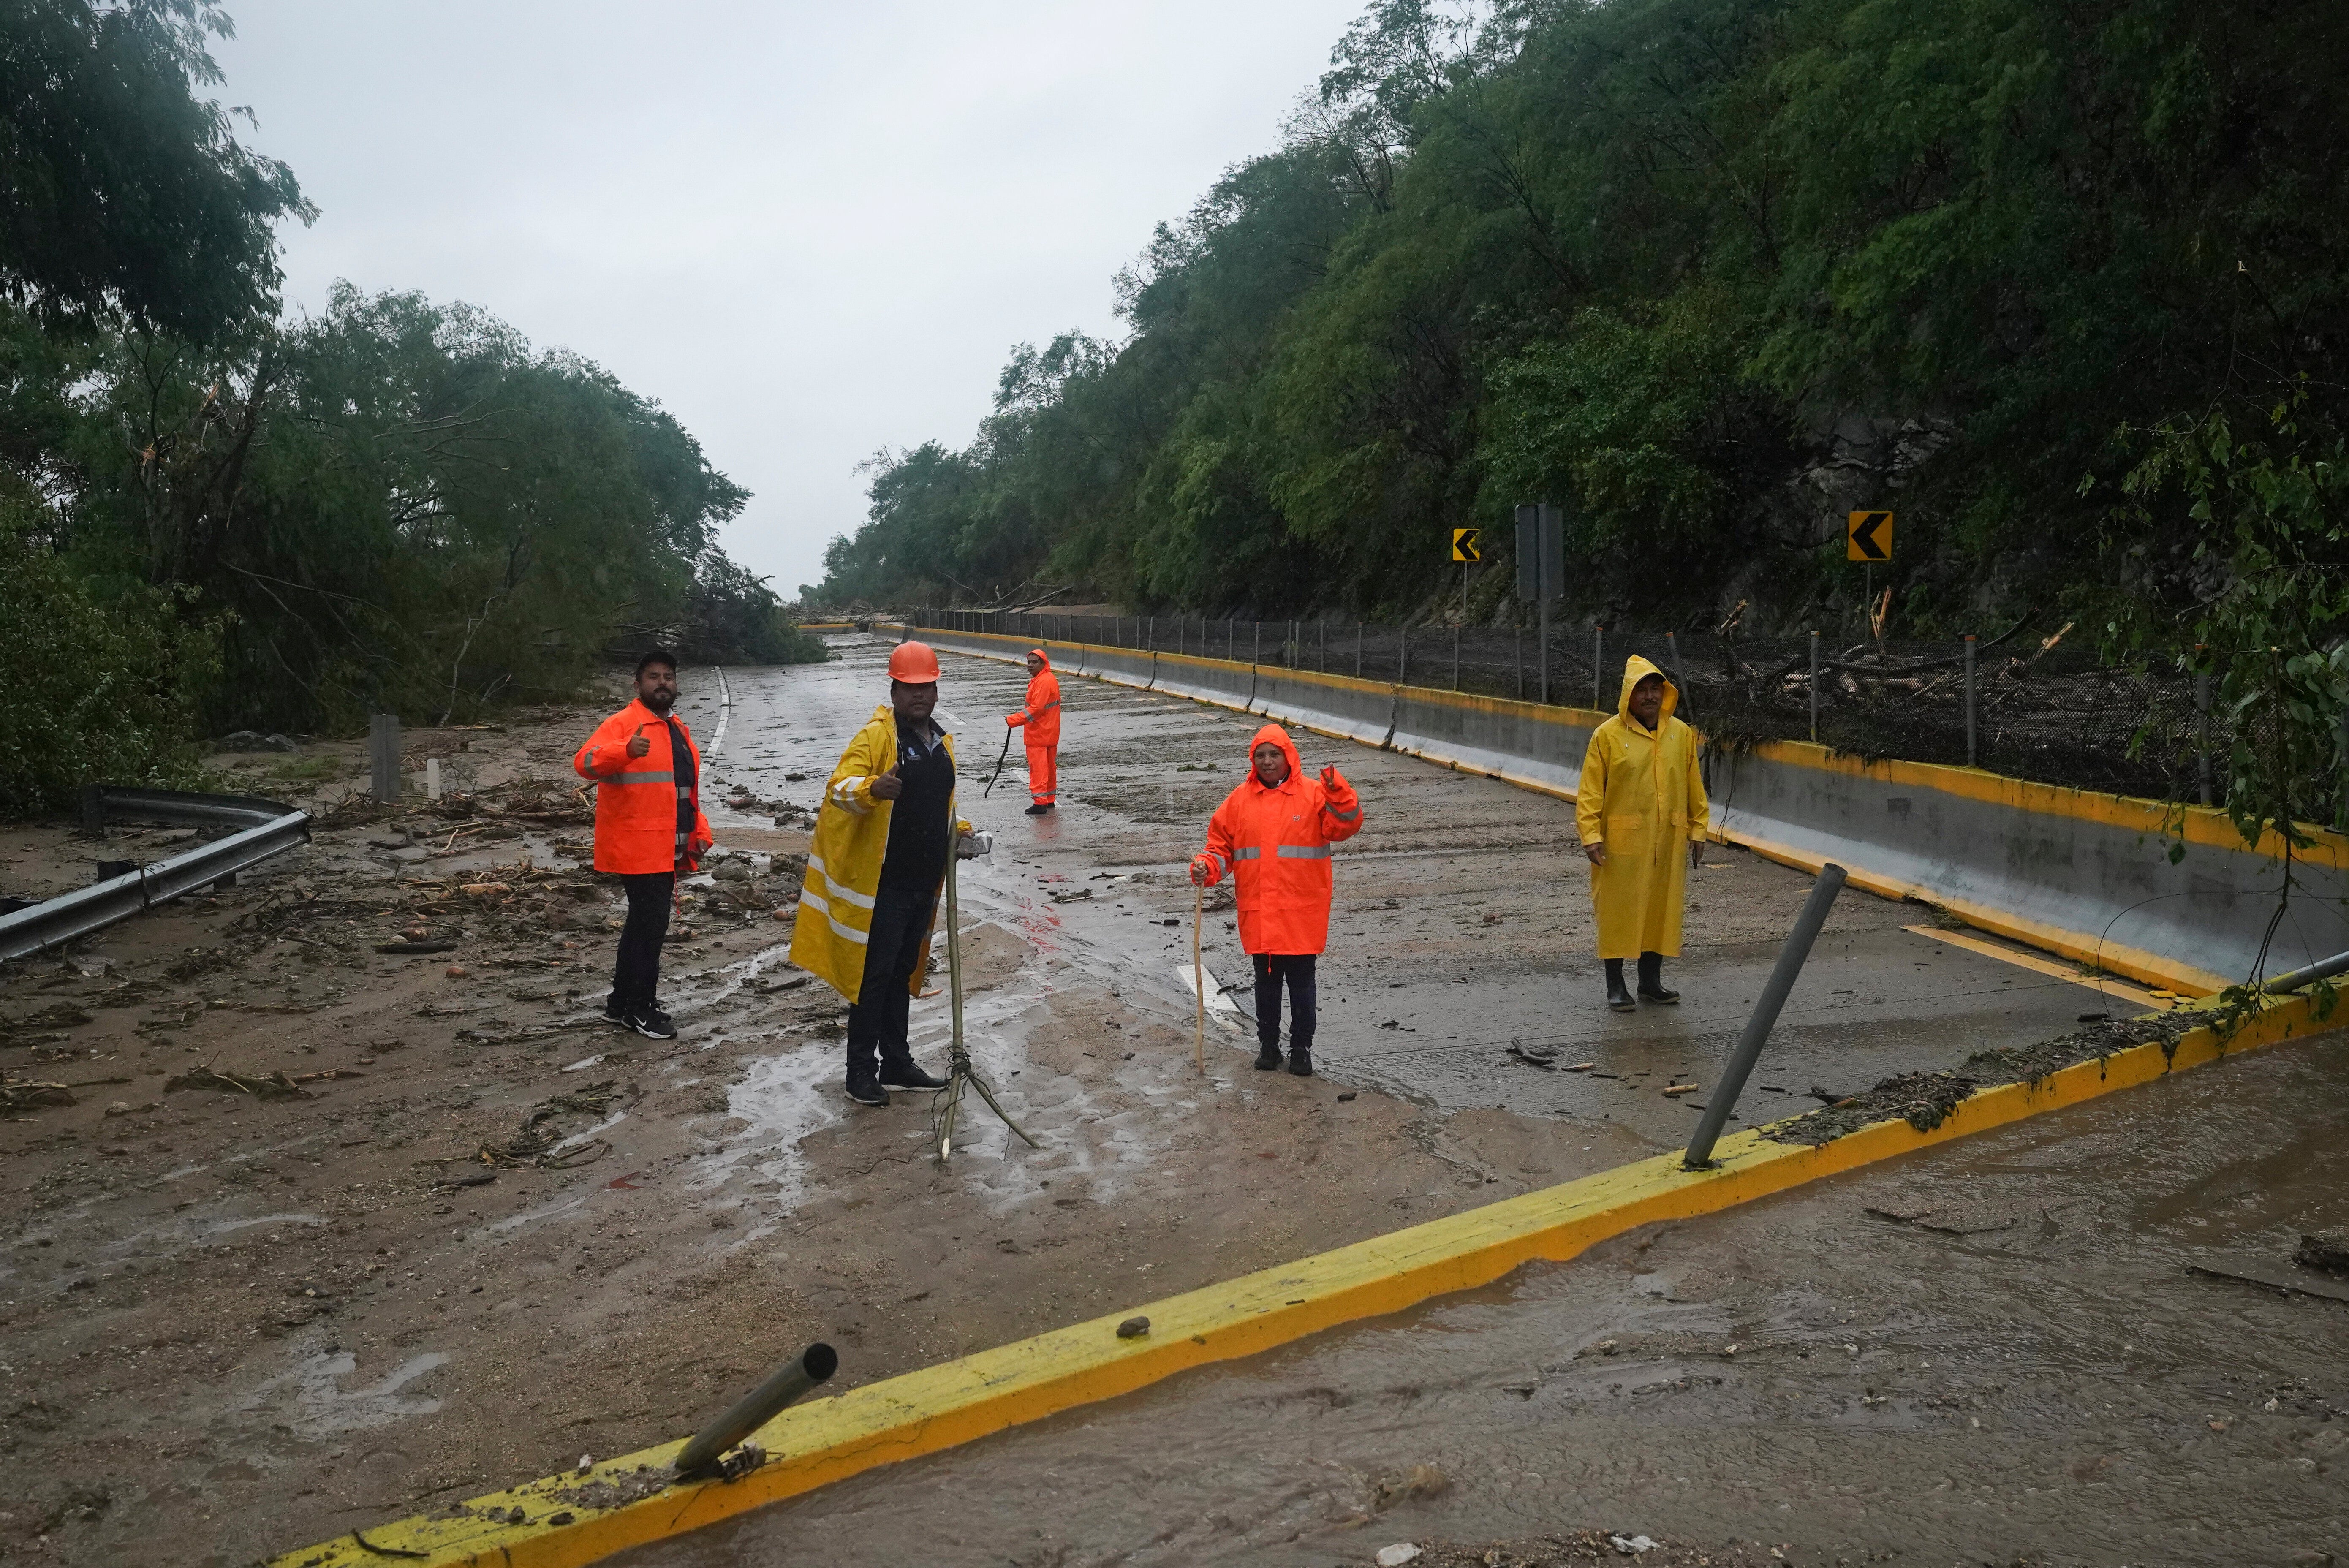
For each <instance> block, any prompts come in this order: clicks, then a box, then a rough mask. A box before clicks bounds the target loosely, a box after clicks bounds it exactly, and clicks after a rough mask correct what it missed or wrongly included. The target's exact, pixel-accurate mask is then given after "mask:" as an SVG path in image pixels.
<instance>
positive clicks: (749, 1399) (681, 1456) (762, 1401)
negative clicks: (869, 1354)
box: [677, 1345, 840, 1475]
mask: <svg viewBox="0 0 2349 1568" xmlns="http://www.w3.org/2000/svg"><path fill="white" fill-rule="evenodd" d="M839 1369H840V1353H839V1352H838V1351H836V1350H834V1349H833V1347H832V1346H829V1345H811V1346H808V1347H807V1348H806V1349H805V1350H802V1351H801V1352H800V1354H799V1356H798V1357H797V1358H796V1359H794V1360H792V1361H791V1362H790V1363H788V1364H786V1365H785V1366H784V1367H782V1368H781V1370H780V1371H778V1372H777V1373H776V1374H775V1375H774V1376H773V1377H770V1378H768V1379H767V1380H766V1381H765V1382H763V1383H761V1384H760V1385H759V1386H758V1387H755V1388H753V1389H751V1390H750V1392H749V1393H747V1394H745V1395H743V1396H742V1397H741V1398H740V1399H737V1400H735V1401H734V1403H733V1405H732V1406H731V1407H730V1408H728V1410H727V1412H726V1413H725V1414H724V1415H722V1416H720V1417H719V1418H717V1419H716V1420H714V1421H712V1422H710V1423H709V1425H708V1426H706V1427H704V1428H702V1429H701V1430H700V1431H698V1432H696V1433H695V1434H694V1437H693V1441H691V1442H689V1443H688V1444H686V1445H685V1447H684V1449H681V1450H680V1451H679V1452H678V1456H677V1473H678V1474H679V1475H692V1474H694V1473H695V1472H696V1471H698V1470H707V1469H708V1468H709V1467H710V1466H711V1465H713V1464H715V1463H716V1462H717V1461H718V1459H719V1455H721V1454H723V1453H725V1451H726V1450H727V1449H730V1448H732V1447H733V1446H734V1445H735V1444H736V1443H739V1442H740V1441H741V1440H742V1439H744V1438H747V1437H749V1436H750V1434H751V1433H752V1432H755V1431H757V1430H758V1429H760V1428H761V1427H763V1426H765V1425H766V1424H767V1423H768V1422H769V1421H771V1420H773V1419H774V1418H776V1417H777V1416H778V1415H780V1414H781V1413H782V1410H783V1408H784V1407H785V1406H787V1405H789V1404H791V1403H792V1401H793V1400H795V1399H798V1398H802V1396H804V1395H805V1394H806V1393H807V1392H808V1390H810V1389H811V1388H813V1387H815V1386H816V1385H817V1384H819V1383H822V1382H823V1381H824V1380H825V1379H826V1378H828V1377H831V1376H832V1375H833V1373H834V1372H836V1371H838V1370H839Z"/></svg>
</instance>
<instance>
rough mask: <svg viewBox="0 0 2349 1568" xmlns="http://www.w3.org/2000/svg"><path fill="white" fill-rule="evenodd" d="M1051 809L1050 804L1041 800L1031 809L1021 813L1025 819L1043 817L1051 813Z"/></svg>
mask: <svg viewBox="0 0 2349 1568" xmlns="http://www.w3.org/2000/svg"><path fill="white" fill-rule="evenodd" d="M1051 809H1052V808H1051V805H1050V802H1048V801H1044V800H1039V801H1037V802H1036V803H1035V804H1034V805H1033V806H1030V807H1029V808H1028V810H1025V811H1023V812H1021V813H1020V815H1021V816H1023V817H1041V816H1043V815H1045V814H1046V813H1048V812H1050V810H1051Z"/></svg>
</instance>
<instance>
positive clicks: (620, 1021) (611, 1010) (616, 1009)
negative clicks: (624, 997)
mask: <svg viewBox="0 0 2349 1568" xmlns="http://www.w3.org/2000/svg"><path fill="white" fill-rule="evenodd" d="M604 1022H605V1023H607V1024H617V1025H619V1026H621V1027H622V1028H624V1029H625V1028H626V1027H627V1026H628V1015H627V1012H626V1009H625V1008H623V1007H622V1006H620V1005H619V1003H617V1002H606V1003H605V1004H604Z"/></svg>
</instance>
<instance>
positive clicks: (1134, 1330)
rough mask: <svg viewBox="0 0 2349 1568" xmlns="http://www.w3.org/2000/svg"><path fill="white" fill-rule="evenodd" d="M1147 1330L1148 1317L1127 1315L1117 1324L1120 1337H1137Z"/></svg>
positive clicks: (1148, 1329) (1148, 1326) (1148, 1324)
mask: <svg viewBox="0 0 2349 1568" xmlns="http://www.w3.org/2000/svg"><path fill="white" fill-rule="evenodd" d="M1149 1332H1150V1319H1148V1318H1146V1317H1129V1318H1127V1319H1126V1320H1125V1321H1124V1322H1123V1323H1121V1324H1119V1325H1118V1326H1117V1336H1118V1337H1119V1338H1120V1339H1139V1338H1141V1337H1142V1336H1143V1335H1145V1334H1148V1333H1149Z"/></svg>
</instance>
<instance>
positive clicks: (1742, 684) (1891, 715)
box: [911, 609, 2233, 804]
mask: <svg viewBox="0 0 2349 1568" xmlns="http://www.w3.org/2000/svg"><path fill="white" fill-rule="evenodd" d="M911 619H912V621H913V622H914V624H916V625H919V626H935V627H939V628H942V629H948V630H960V631H971V632H999V633H1002V634H1008V635H1011V636H1020V637H1033V638H1035V639H1037V640H1038V641H1040V642H1041V641H1056V642H1077V643H1093V644H1098V645H1104V646H1112V647H1127V648H1137V649H1148V650H1154V651H1156V652H1159V653H1183V654H1195V655H1205V656H1207V657H1210V658H1220V659H1233V660H1237V661H1239V662H1241V663H1256V664H1268V665H1283V666H1286V667H1291V668H1302V669H1309V670H1320V671H1325V672H1327V673H1330V674H1332V675H1345V676H1361V677H1362V678H1363V679H1366V680H1376V681H1402V682H1403V683H1406V684H1408V685H1413V686H1433V687H1436V688H1438V689H1448V690H1454V691H1465V692H1479V693H1483V694H1485V695H1487V696H1508V697H1516V698H1519V699H1521V700H1524V701H1526V702H1544V701H1547V702H1551V703H1559V704H1566V705H1569V706H1573V707H1597V708H1599V709H1601V710H1603V711H1607V712H1610V713H1611V712H1613V711H1614V710H1615V708H1616V707H1618V705H1619V698H1620V694H1621V688H1622V679H1623V666H1624V662H1625V660H1626V659H1628V658H1630V656H1631V655H1635V654H1636V655H1640V656H1641V657H1644V658H1646V659H1648V660H1649V661H1650V662H1651V663H1653V664H1654V665H1657V666H1658V667H1660V668H1661V669H1662V670H1663V671H1664V672H1665V673H1666V674H1668V675H1670V676H1672V678H1673V682H1674V684H1675V685H1677V686H1679V687H1680V688H1681V691H1682V707H1681V709H1680V712H1681V716H1682V717H1684V718H1686V719H1688V720H1689V721H1690V722H1692V723H1693V724H1695V725H1697V726H1698V727H1701V728H1702V729H1703V730H1704V731H1705V732H1706V735H1707V737H1708V738H1710V739H1711V740H1712V741H1713V743H1715V744H1721V745H1729V746H1744V745H1753V744H1758V743H1760V742H1762V741H1765V740H1811V739H1816V740H1817V741H1819V742H1820V743H1821V744H1823V745H1825V746H1826V747H1828V748H1832V749H1834V750H1836V751H1838V752H1843V753H1847V754H1848V755H1852V756H1857V757H1860V758H1866V759H1867V760H1869V761H1876V760H1879V759H1884V758H1899V759H1901V760H1905V761H1911V762H1940V763H1951V764H1959V765H1963V764H1966V763H1969V762H1971V763H1972V764H1973V765H1975V766H1978V767H1981V768H1984V769H1989V770H1990V771H1992V772H1993V773H2001V774H2004V775H2006V776H2007V777H2009V778H2013V779H2031V780H2033V781H2035V782H2038V783H2044V784H2061V785H2069V786H2073V787H2075V788H2078V789H2096V790H2104V791H2108V792H2111V793H2116V794H2125V795H2137V796H2144V797H2149V798H2151V799H2162V800H2178V801H2186V802H2201V803H2206V804H2208V803H2211V802H2212V801H2213V799H2214V793H2213V791H2214V790H2215V789H2216V788H2217V787H2218V779H2219V778H2220V776H2221V775H2222V774H2223V769H2222V768H2220V766H2219V765H2218V764H2219V761H2220V759H2222V758H2224V757H2225V755H2226V753H2227V751H2228V749H2229V748H2230V746H2231V745H2232V743H2233V737H2232V734H2231V733H2230V730H2229V729H2228V727H2227V726H2226V724H2225V723H2224V721H2223V720H2222V719H2221V718H2220V717H2217V716H2214V715H2212V714H2210V713H2209V702H2208V691H2209V686H2208V685H2207V683H2206V682H2205V681H2201V680H2198V678H2197V677H2195V676H2190V675H2186V674H2176V673H2168V672H2164V671H2161V670H2158V669H2131V668H2115V667H2111V666H2108V665H2105V664H2103V663H2101V662H2100V661H2099V660H2098V659H2097V658H2096V656H2095V650H2094V649H2093V648H2092V647H2089V646H2085V645H2082V644H2080V643H2077V642H2075V641H2074V640H2073V639H2074V638H2075V636H2076V635H2077V634H2076V633H2073V632H2070V631H2069V630H2068V629H2067V631H2066V632H2065V633H2064V634H2055V635H2052V636H2051V635H2047V634H2044V633H2036V632H2033V631H2030V630H2026V629H2024V628H2022V627H2017V628H2015V629H2014V630H2013V631H2011V632H2007V633H2005V634H2001V635H1998V636H1995V637H1984V638H1982V639H1981V640H1980V641H1978V642H1976V643H1975V645H1974V647H1973V650H1972V655H1971V659H1970V658H1969V655H1968V650H1967V645H1966V643H1965V642H1964V641H1963V640H1960V641H1956V642H1923V641H1906V640H1900V639H1890V640H1887V641H1883V642H1880V643H1879V642H1878V641H1876V640H1873V639H1870V640H1868V641H1865V642H1861V643H1858V644H1856V645H1855V644H1852V643H1849V642H1847V641H1845V640H1844V639H1841V638H1838V639H1836V640H1834V641H1828V640H1827V639H1826V638H1823V637H1822V638H1817V639H1814V638H1812V637H1809V636H1799V637H1745V636H1740V635H1736V634H1729V635H1715V634H1706V633H1689V632H1681V633H1667V632H1644V631H1640V630H1636V629H1625V628H1622V627H1618V626H1602V625H1599V624H1593V623H1590V622H1584V623H1581V624H1553V625H1552V626H1551V628H1550V631H1549V636H1548V638H1547V642H1548V648H1547V659H1545V657H1544V649H1543V646H1542V643H1543V639H1542V637H1541V635H1540V634H1539V633H1537V631H1536V630H1535V629H1534V628H1532V627H1524V628H1519V629H1514V630H1513V629H1510V628H1506V627H1502V628H1495V627H1481V626H1472V627H1453V626H1410V627H1404V626H1394V625H1379V624H1372V623H1367V622H1361V621H1335V620H1312V621H1242V620H1239V619H1237V617H1212V616H1206V617H1203V616H1198V615H1183V616H1169V615H1156V616H1139V615H1123V616H1120V615H1088V614H1051V613H1038V614H1027V613H1019V612H1007V611H986V610H938V609H932V610H919V611H916V612H915V613H914V614H913V615H912V616H911Z"/></svg>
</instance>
